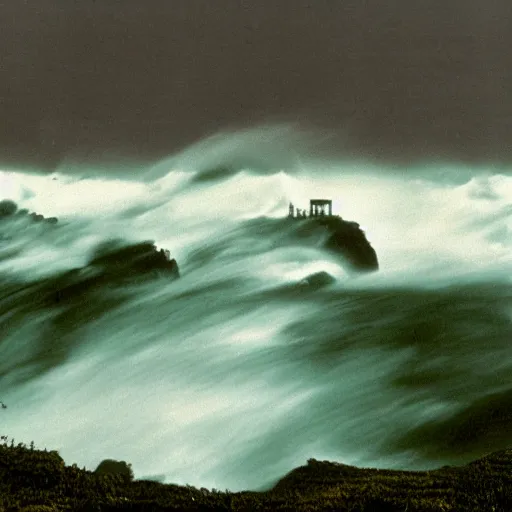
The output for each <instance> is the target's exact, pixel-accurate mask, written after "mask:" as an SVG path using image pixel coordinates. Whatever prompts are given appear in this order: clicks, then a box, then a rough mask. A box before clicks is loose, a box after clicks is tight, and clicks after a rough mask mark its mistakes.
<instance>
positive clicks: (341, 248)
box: [288, 199, 379, 272]
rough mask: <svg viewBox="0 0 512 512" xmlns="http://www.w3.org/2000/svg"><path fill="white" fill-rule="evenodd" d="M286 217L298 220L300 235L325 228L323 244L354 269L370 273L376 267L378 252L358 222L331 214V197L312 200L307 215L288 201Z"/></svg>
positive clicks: (377, 266)
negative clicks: (325, 235)
mask: <svg viewBox="0 0 512 512" xmlns="http://www.w3.org/2000/svg"><path fill="white" fill-rule="evenodd" d="M288 218H289V219H293V220H297V221H301V224H300V225H301V236H305V235H306V236H307V235H308V234H310V233H313V232H317V231H318V230H324V231H326V232H327V238H326V240H325V242H324V244H323V246H324V247H325V248H326V249H328V250H329V251H331V252H333V253H335V254H337V255H340V256H342V257H343V259H344V261H345V263H347V266H348V268H349V269H350V270H352V271H354V272H373V271H376V270H378V269H379V263H378V259H377V254H376V252H375V250H374V248H373V247H372V246H371V244H370V242H369V241H368V239H367V238H366V234H365V232H364V231H363V230H362V229H361V228H360V226H359V224H358V223H357V222H352V221H346V220H344V219H342V218H341V217H340V216H339V215H333V214H332V200H330V199H311V200H310V202H309V215H307V213H306V210H305V209H299V208H295V206H294V205H293V204H292V203H290V205H289V209H288Z"/></svg>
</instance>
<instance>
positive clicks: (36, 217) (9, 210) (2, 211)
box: [0, 199, 58, 224]
mask: <svg viewBox="0 0 512 512" xmlns="http://www.w3.org/2000/svg"><path fill="white" fill-rule="evenodd" d="M9 218H27V219H30V220H31V221H32V222H43V221H44V222H47V223H49V224H56V223H57V222H58V219H57V217H49V218H48V217H44V216H43V215H41V214H39V213H35V212H32V213H29V212H28V210H27V209H25V208H23V209H21V210H18V205H17V204H16V203H15V202H14V201H11V200H10V199H4V200H3V201H0V220H2V219H9Z"/></svg>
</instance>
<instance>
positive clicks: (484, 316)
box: [0, 137, 512, 490]
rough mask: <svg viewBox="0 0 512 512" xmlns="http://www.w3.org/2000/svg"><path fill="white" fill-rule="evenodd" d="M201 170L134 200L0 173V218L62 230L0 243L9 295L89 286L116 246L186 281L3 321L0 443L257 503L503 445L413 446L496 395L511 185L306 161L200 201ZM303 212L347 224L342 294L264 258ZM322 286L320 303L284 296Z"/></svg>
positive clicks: (501, 180)
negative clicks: (2, 439)
mask: <svg viewBox="0 0 512 512" xmlns="http://www.w3.org/2000/svg"><path fill="white" fill-rule="evenodd" d="M243 140H245V139H243V137H242V142H243ZM219 144H220V146H219V147H220V149H218V151H214V149H211V148H215V147H216V146H215V141H213V142H212V141H210V146H211V147H210V146H208V148H210V149H208V151H211V152H212V154H213V155H214V156H215V158H213V157H211V158H212V159H213V160H215V159H217V160H219V159H221V156H222V154H223V152H224V153H225V148H224V146H222V144H224V145H227V146H229V144H228V141H226V140H223V141H221V140H218V141H217V145H219ZM229 147H231V146H229ZM201 148H202V150H204V149H205V147H204V146H201ZM201 148H199V149H201ZM199 149H197V150H196V153H194V149H193V148H192V149H189V150H187V151H186V152H184V153H183V154H182V155H178V156H176V157H174V159H170V160H169V161H166V162H163V163H161V164H159V165H158V166H155V167H153V168H151V169H149V170H148V169H147V170H141V178H142V179H141V180H140V181H134V180H131V181H122V180H109V179H107V178H105V179H94V180H93V179H87V178H84V179H78V178H77V177H75V176H71V175H67V174H66V173H65V172H62V171H61V172H59V173H56V174H54V175H51V176H40V175H35V174H27V173H12V172H7V171H3V172H1V173H0V191H1V193H0V200H1V199H3V198H11V199H13V200H15V201H16V202H17V203H18V204H19V207H20V208H27V209H29V210H30V211H37V212H38V213H42V214H43V215H45V216H46V217H50V216H57V217H59V224H58V225H57V227H56V229H55V230H52V231H44V230H43V231H41V229H42V228H41V226H40V225H34V226H32V227H28V228H27V227H25V228H23V230H21V229H18V228H12V227H11V228H9V229H11V231H10V232H8V233H7V235H9V236H10V237H11V238H10V240H9V243H8V245H7V242H6V244H4V248H3V249H2V250H3V251H7V249H9V248H11V249H12V248H13V247H16V251H15V253H12V254H10V253H7V252H5V253H3V254H4V258H3V259H0V274H1V276H2V279H3V280H5V281H4V282H14V281H16V280H17V281H20V280H24V281H34V282H37V281H38V280H40V279H43V278H44V277H45V276H51V275H54V274H55V273H56V272H59V271H62V270H65V269H69V268H74V267H77V266H81V265H84V264H85V263H86V261H87V259H88V257H89V255H90V253H91V251H92V250H93V249H94V247H95V246H96V244H97V243H99V242H100V241H102V240H105V239H107V238H109V237H113V236H116V237H122V238H127V239H130V240H133V241H140V240H148V239H149V240H154V241H155V242H156V244H157V246H158V247H165V248H168V249H169V250H170V251H171V253H172V256H173V257H175V258H176V259H177V261H178V264H179V266H180V272H181V276H182V277H181V279H180V280H178V281H176V282H172V283H167V282H165V281H164V282H162V281H159V282H156V283H148V284H146V285H143V286H135V285H134V286H133V287H132V288H131V289H129V290H125V291H124V292H123V293H124V296H123V297H124V298H123V300H122V301H120V300H119V301H118V299H117V297H118V296H117V295H116V292H115V291H113V290H111V289H108V290H107V289H105V290H104V291H103V292H102V293H101V294H99V295H98V299H97V303H94V304H93V301H92V300H88V301H85V302H84V303H83V304H80V305H73V306H70V308H69V309H68V310H67V311H66V310H64V311H59V312H57V311H52V310H51V309H48V308H45V309H42V308H41V307H40V306H38V305H37V301H36V298H35V295H31V294H30V293H28V292H27V293H28V294H27V296H26V298H25V299H23V301H20V302H19V303H18V302H16V301H14V302H12V300H14V299H12V300H11V302H5V305H4V306H3V309H2V310H1V311H0V314H1V315H2V316H1V317H0V318H1V320H0V322H1V323H0V329H2V336H1V343H0V398H1V399H2V400H3V401H4V402H5V403H6V404H8V409H6V410H4V411H2V418H1V421H2V433H5V434H8V435H10V436H12V437H14V438H15V439H16V440H17V441H18V440H19V441H24V442H26V443H27V444H28V443H29V442H30V441H31V440H34V442H35V443H36V446H40V447H43V446H45V447H48V449H57V450H59V452H60V453H61V455H62V457H63V458H64V459H65V461H66V462H67V463H68V464H72V463H73V462H76V463H78V464H79V465H80V466H84V465H85V466H86V467H87V468H88V469H91V470H92V469H94V468H95V467H96V465H97V464H98V463H99V462H100V461H101V460H102V459H104V458H115V459H123V460H127V461H129V462H131V463H132V465H133V469H134V471H135V476H136V478H147V477H152V478H158V479H161V480H162V481H165V482H175V483H183V484H184V483H189V484H192V485H196V486H204V487H216V488H221V489H224V488H229V489H232V490H240V489H247V488H259V487H260V486H264V485H268V484H270V483H271V482H272V481H274V480H275V479H276V478H278V477H280V476H282V475H284V474H285V473H286V472H287V471H289V470H291V469H292V468H293V467H295V466H297V465H301V464H304V463H305V462H306V460H307V459H308V458H310V457H315V458H319V459H323V458H329V459H331V460H339V461H342V462H345V463H348V464H360V465H373V466H379V467H414V468H419V467H433V466H435V465H436V464H440V463H451V462H454V463H456V462H460V461H463V460H469V458H471V457H473V456H475V454H478V453H483V452H485V451H486V450H490V449H498V448H500V447H505V446H506V445H509V444H510V443H511V442H512V438H511V437H510V435H509V434H508V432H511V431H512V430H510V429H508V431H507V426H510V423H504V424H502V425H501V426H498V427H497V428H499V429H501V430H500V431H502V432H503V434H502V435H499V436H496V435H495V436H494V437H492V438H490V437H486V435H485V433H483V434H481V435H480V436H476V437H475V438H474V439H472V440H470V441H468V442H467V444H464V443H462V444H461V447H460V450H459V451H457V450H456V449H455V448H454V447H451V448H450V447H447V446H445V445H444V444H443V443H442V442H440V441H439V440H438V438H437V437H436V435H435V432H434V430H432V432H431V434H427V436H428V435H431V439H430V438H429V439H427V440H426V441H425V442H418V441H417V440H415V438H414V437H411V436H410V434H411V432H413V431H414V429H416V428H418V427H419V426H422V425H430V423H429V422H431V421H433V420H436V421H439V422H442V421H445V420H446V421H449V420H450V418H451V417H453V415H456V414H457V413H458V412H460V411H464V410H468V411H476V409H475V408H474V407H473V409H471V407H472V406H473V405H474V404H475V403H476V402H477V401H478V400H479V399H481V397H482V396H485V395H491V394H496V393H505V394H506V393H507V392H509V391H508V390H509V389H510V388H509V384H508V376H509V375H510V370H511V366H512V360H511V357H510V348H509V342H510V339H511V338H512V337H511V334H512V329H511V317H512V294H511V287H510V276H511V275H512V274H511V269H512V250H511V249H512V215H511V213H512V212H511V205H512V177H511V176H509V175H505V174H499V173H493V171H492V169H489V170H487V171H485V170H484V171H482V170H481V169H478V171H476V170H475V172H474V176H473V177H472V178H471V179H469V180H468V181H465V182H464V183H450V182H449V181H446V180H439V179H437V178H433V177H430V178H429V176H428V172H427V171H426V172H425V173H424V176H423V177H420V176H419V175H417V174H413V175H411V177H409V178H406V177H401V176H398V175H397V174H396V173H390V172H386V170H385V169H384V170H382V172H381V173H380V174H379V172H378V170H377V171H376V169H375V168H372V169H371V172H365V171H364V169H361V167H360V165H359V164H358V165H356V164H354V165H353V166H350V165H349V164H338V167H337V166H336V162H328V163H326V165H325V168H321V167H319V166H317V165H316V166H313V165H312V164H311V163H308V162H306V163H304V162H302V163H301V164H300V168H298V167H297V168H288V169H287V168H275V169H274V170H268V169H267V170H265V172H261V170H258V169H251V168H245V169H241V170H240V172H233V173H231V174H229V173H228V174H227V175H226V174H225V175H223V176H221V177H219V178H218V179H208V180H203V181H198V180H197V177H198V176H199V175H200V173H204V172H205V169H206V167H207V163H208V161H207V159H206V157H204V155H203V156H201V157H199V156H198V154H200V153H201V151H199ZM219 155H221V156H219ZM210 156H211V155H210ZM166 165H167V166H168V168H167V169H166V168H165V166H166ZM187 166H188V167H187ZM142 171H144V172H142ZM470 171H471V170H469V171H468V169H465V170H464V172H465V173H467V172H470ZM54 178H55V179H54ZM312 197H326V198H331V199H332V200H333V205H334V212H333V213H335V214H339V215H341V216H342V217H343V218H345V219H347V220H355V221H357V222H358V223H359V224H361V226H362V227H363V228H364V230H365V231H366V233H367V236H368V238H369V240H370V242H371V244H372V246H373V247H374V248H375V250H376V252H377V255H378V258H379V263H380V271H379V272H378V273H374V274H371V275H366V276H362V277H358V278H350V277H349V276H348V274H347V272H346V271H345V269H344V268H343V264H342V263H341V262H340V261H339V260H337V259H336V258H334V257H333V256H332V255H330V254H328V253H327V252H325V251H323V250H322V249H320V248H315V247H306V246H300V245H295V246H291V247H290V246H282V245H281V244H280V242H281V240H282V238H283V233H282V232H279V231H278V230H274V231H272V229H271V228H269V227H268V226H266V224H265V218H269V219H275V218H278V217H284V216H286V215H287V211H288V203H289V201H292V202H294V203H295V204H297V205H298V206H299V205H302V206H303V207H304V208H306V207H307V205H308V200H309V198H312ZM255 218H260V219H262V220H261V222H262V224H261V226H260V227H259V224H258V223H251V219H255ZM5 229H8V228H5V226H4V234H5ZM321 270H325V271H327V272H329V273H330V274H332V275H334V276H335V277H336V278H337V282H336V284H335V285H333V286H331V287H329V288H326V289H324V290H319V291H317V292H314V293H313V292H311V293H306V294H304V295H302V296H300V298H298V297H297V296H290V295H289V294H287V293H285V292H283V289H282V288H281V286H283V285H286V284H291V283H294V282H297V281H299V280H300V279H302V278H303V277H305V276H307V275H309V274H311V273H313V272H317V271H321ZM9 293H11V292H9ZM34 293H35V292H34ZM3 298H4V299H6V300H7V299H8V298H7V297H6V296H5V294H4V296H3ZM116 301H117V302H116ZM49 354H50V355H51V357H50V355H49ZM38 361H39V362H40V363H38ZM41 361H43V362H41ZM38 365H39V366H38ZM41 365H42V366H41ZM510 393H512V392H510ZM508 396H509V395H506V396H505V399H508V398H506V397H508ZM472 404H473V405H472ZM475 407H476V406H475ZM473 413H474V414H478V413H477V412H473ZM473 413H472V414H473ZM440 424H441V423H440ZM432 428H433V429H434V427H432ZM427 441H428V442H427Z"/></svg>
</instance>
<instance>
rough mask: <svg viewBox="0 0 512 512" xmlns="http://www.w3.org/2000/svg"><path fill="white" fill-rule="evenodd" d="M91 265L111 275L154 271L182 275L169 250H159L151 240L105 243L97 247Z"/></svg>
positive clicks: (174, 276)
mask: <svg viewBox="0 0 512 512" xmlns="http://www.w3.org/2000/svg"><path fill="white" fill-rule="evenodd" d="M89 266H91V267H95V268H100V269H102V271H103V272H105V273H107V274H109V275H110V276H114V275H121V276H129V275H134V274H136V275H142V274H149V273H152V274H154V275H157V274H164V275H167V276H169V277H172V278H176V277H179V275H180V274H179V269H178V264H177V263H176V260H175V259H171V258H170V253H169V251H167V250H165V249H160V250H157V248H156V246H155V245H154V244H153V242H150V241H145V242H140V243H137V244H132V245H126V243H125V242H123V241H116V240H114V241H109V242H106V243H103V244H101V245H100V246H99V247H98V248H97V249H96V251H95V253H94V255H93V257H92V258H91V260H90V261H89Z"/></svg>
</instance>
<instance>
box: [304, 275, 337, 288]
mask: <svg viewBox="0 0 512 512" xmlns="http://www.w3.org/2000/svg"><path fill="white" fill-rule="evenodd" d="M335 281H336V279H335V278H334V277H333V276H331V274H329V273H328V272H325V271H322V272H315V273H314V274H310V275H309V276H307V277H305V278H304V279H303V280H302V281H300V282H299V285H300V286H302V287H308V288H312V289H318V288H323V287H324V286H328V285H330V284H332V283H334V282H335Z"/></svg>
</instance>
